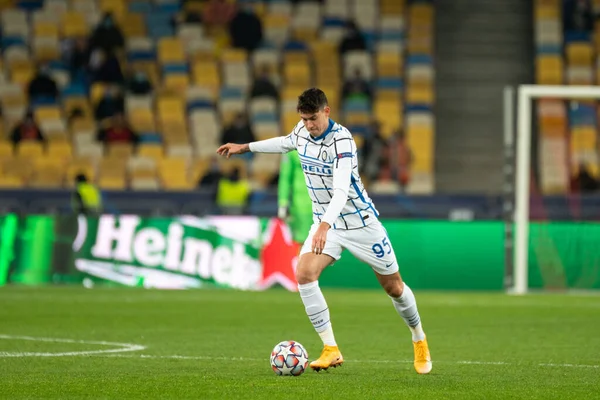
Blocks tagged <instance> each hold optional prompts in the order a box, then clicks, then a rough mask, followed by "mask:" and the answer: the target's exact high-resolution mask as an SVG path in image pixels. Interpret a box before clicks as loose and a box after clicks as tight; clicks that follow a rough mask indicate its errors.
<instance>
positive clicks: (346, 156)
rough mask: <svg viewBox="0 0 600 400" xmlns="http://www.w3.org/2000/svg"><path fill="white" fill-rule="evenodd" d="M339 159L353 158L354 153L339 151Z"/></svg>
mask: <svg viewBox="0 0 600 400" xmlns="http://www.w3.org/2000/svg"><path fill="white" fill-rule="evenodd" d="M337 158H338V160H339V159H341V158H352V153H339V154H338V155H337Z"/></svg>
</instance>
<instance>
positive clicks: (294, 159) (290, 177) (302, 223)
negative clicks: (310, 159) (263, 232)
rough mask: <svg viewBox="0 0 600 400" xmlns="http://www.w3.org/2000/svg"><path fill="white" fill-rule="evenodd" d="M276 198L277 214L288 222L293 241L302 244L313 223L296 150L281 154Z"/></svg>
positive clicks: (308, 197) (310, 204) (309, 200)
mask: <svg viewBox="0 0 600 400" xmlns="http://www.w3.org/2000/svg"><path fill="white" fill-rule="evenodd" d="M277 200H278V201H277V202H278V206H279V207H278V212H277V216H278V217H279V218H280V219H283V220H285V221H286V222H287V223H288V225H289V227H290V229H291V231H292V239H293V240H294V242H296V243H297V244H298V245H302V243H304V240H306V236H307V234H308V231H309V230H310V227H311V225H312V223H313V211H312V200H311V199H310V196H309V195H308V191H307V189H306V181H305V178H304V171H303V170H302V164H301V163H300V157H299V156H298V153H296V152H290V153H285V154H282V155H281V166H280V170H279V182H278V188H277Z"/></svg>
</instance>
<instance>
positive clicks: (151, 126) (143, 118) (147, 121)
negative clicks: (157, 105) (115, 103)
mask: <svg viewBox="0 0 600 400" xmlns="http://www.w3.org/2000/svg"><path fill="white" fill-rule="evenodd" d="M128 119H129V122H130V123H131V126H132V127H133V129H134V130H135V131H154V130H155V129H156V122H155V120H154V114H153V113H152V110H150V109H145V108H136V109H133V110H130V111H129V112H128Z"/></svg>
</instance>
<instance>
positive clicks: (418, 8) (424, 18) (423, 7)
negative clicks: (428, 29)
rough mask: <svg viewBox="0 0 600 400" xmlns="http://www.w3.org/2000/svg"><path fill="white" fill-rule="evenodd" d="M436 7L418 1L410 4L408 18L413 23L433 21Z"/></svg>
mask: <svg viewBox="0 0 600 400" xmlns="http://www.w3.org/2000/svg"><path fill="white" fill-rule="evenodd" d="M433 14H434V9H433V6H431V5H430V4H420V3H416V4H413V5H411V6H410V8H409V14H408V18H409V21H410V23H411V24H414V23H419V22H424V23H432V21H433Z"/></svg>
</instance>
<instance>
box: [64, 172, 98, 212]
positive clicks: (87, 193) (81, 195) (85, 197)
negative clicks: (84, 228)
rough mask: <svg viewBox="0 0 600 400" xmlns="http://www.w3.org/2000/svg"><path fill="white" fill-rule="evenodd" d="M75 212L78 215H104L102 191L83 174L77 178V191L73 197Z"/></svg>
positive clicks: (72, 202)
mask: <svg viewBox="0 0 600 400" xmlns="http://www.w3.org/2000/svg"><path fill="white" fill-rule="evenodd" d="M71 204H72V207H73V212H74V213H75V214H77V215H81V214H83V215H88V216H89V215H99V214H102V196H101V194H100V190H98V188H97V187H96V186H95V185H93V184H92V183H89V182H88V179H87V176H85V174H83V173H79V174H77V176H75V190H74V191H73V195H72V197H71Z"/></svg>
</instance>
